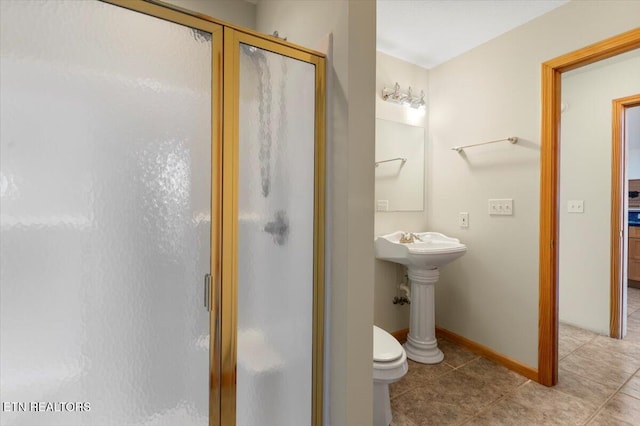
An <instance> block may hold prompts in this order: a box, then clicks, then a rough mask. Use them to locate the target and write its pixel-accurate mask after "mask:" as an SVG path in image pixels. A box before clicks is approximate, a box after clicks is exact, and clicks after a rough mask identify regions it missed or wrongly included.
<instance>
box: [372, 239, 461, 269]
mask: <svg viewBox="0 0 640 426" xmlns="http://www.w3.org/2000/svg"><path fill="white" fill-rule="evenodd" d="M404 234H406V233H405V232H402V231H397V232H394V233H392V234H387V235H383V236H381V237H378V238H376V240H375V250H376V257H377V258H378V259H381V260H386V261H389V262H395V263H400V264H402V265H406V266H409V267H415V268H423V269H435V268H440V267H442V266H444V265H446V264H447V263H450V262H453V261H454V260H456V259H457V258H459V257H460V256H462V255H463V254H465V252H466V251H467V246H465V245H464V244H462V243H460V240H458V239H456V238H450V237H447V236H446V235H443V234H440V233H439V232H419V233H414V234H413V235H414V236H415V237H416V238H415V240H414V242H412V243H401V242H400V239H401V238H402V236H403V235H404Z"/></svg>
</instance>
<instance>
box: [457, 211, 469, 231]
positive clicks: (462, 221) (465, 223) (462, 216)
mask: <svg viewBox="0 0 640 426" xmlns="http://www.w3.org/2000/svg"><path fill="white" fill-rule="evenodd" d="M458 225H460V228H468V227H469V213H467V212H460V213H458Z"/></svg>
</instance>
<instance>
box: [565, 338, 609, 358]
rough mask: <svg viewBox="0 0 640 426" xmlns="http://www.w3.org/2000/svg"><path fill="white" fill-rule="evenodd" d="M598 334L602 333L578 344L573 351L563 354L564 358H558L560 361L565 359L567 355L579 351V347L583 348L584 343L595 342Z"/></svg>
mask: <svg viewBox="0 0 640 426" xmlns="http://www.w3.org/2000/svg"><path fill="white" fill-rule="evenodd" d="M598 336H601V335H600V334H596V335H594V336H593V337H591V338H590V339H589V340H587V341H585V342H584V343H582V344H581V345H579V346H576V347H575V348H574V349H573V350H572V351H571V352H569V353H567V354H566V355H565V356H563V357H562V358H558V363H559V362H560V361H562V360H563V359H565V358H566V357H568V356H569V355H571V354H573V353H574V352H575V351H577V350H578V349H580V348H582V347H583V346H584V345H588V344H589V343H591V342H593V341H594V340H595V339H596V338H597V337H598Z"/></svg>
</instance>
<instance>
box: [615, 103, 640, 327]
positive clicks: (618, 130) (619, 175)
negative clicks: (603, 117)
mask: <svg viewBox="0 0 640 426" xmlns="http://www.w3.org/2000/svg"><path fill="white" fill-rule="evenodd" d="M636 106H640V94H637V95H632V96H627V97H624V98H619V99H614V100H613V101H612V108H611V303H610V320H609V335H610V336H611V337H613V338H616V339H622V335H623V330H622V316H623V312H624V300H623V294H624V288H623V287H624V282H623V281H622V277H623V276H624V274H623V267H624V259H623V258H622V253H624V241H625V236H624V229H623V225H624V217H623V216H624V208H622V206H623V203H624V194H625V188H626V182H625V180H626V178H625V176H626V152H627V151H626V147H627V140H626V136H625V127H626V126H625V123H626V118H625V116H626V115H625V113H626V110H627V108H633V107H636Z"/></svg>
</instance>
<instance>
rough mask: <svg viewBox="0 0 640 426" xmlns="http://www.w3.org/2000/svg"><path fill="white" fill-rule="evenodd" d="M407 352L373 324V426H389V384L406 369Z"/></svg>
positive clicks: (390, 336)
mask: <svg viewBox="0 0 640 426" xmlns="http://www.w3.org/2000/svg"><path fill="white" fill-rule="evenodd" d="M408 369H409V366H408V365H407V354H406V353H405V352H404V349H403V348H402V345H400V343H399V342H398V341H397V340H396V339H395V338H394V337H393V336H392V335H390V334H389V333H387V332H386V331H384V330H383V329H381V328H379V327H376V326H375V325H374V326H373V426H389V424H390V423H391V401H390V400H389V384H390V383H393V382H397V381H398V380H400V379H401V378H402V377H403V376H404V375H405V374H407V371H408Z"/></svg>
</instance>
